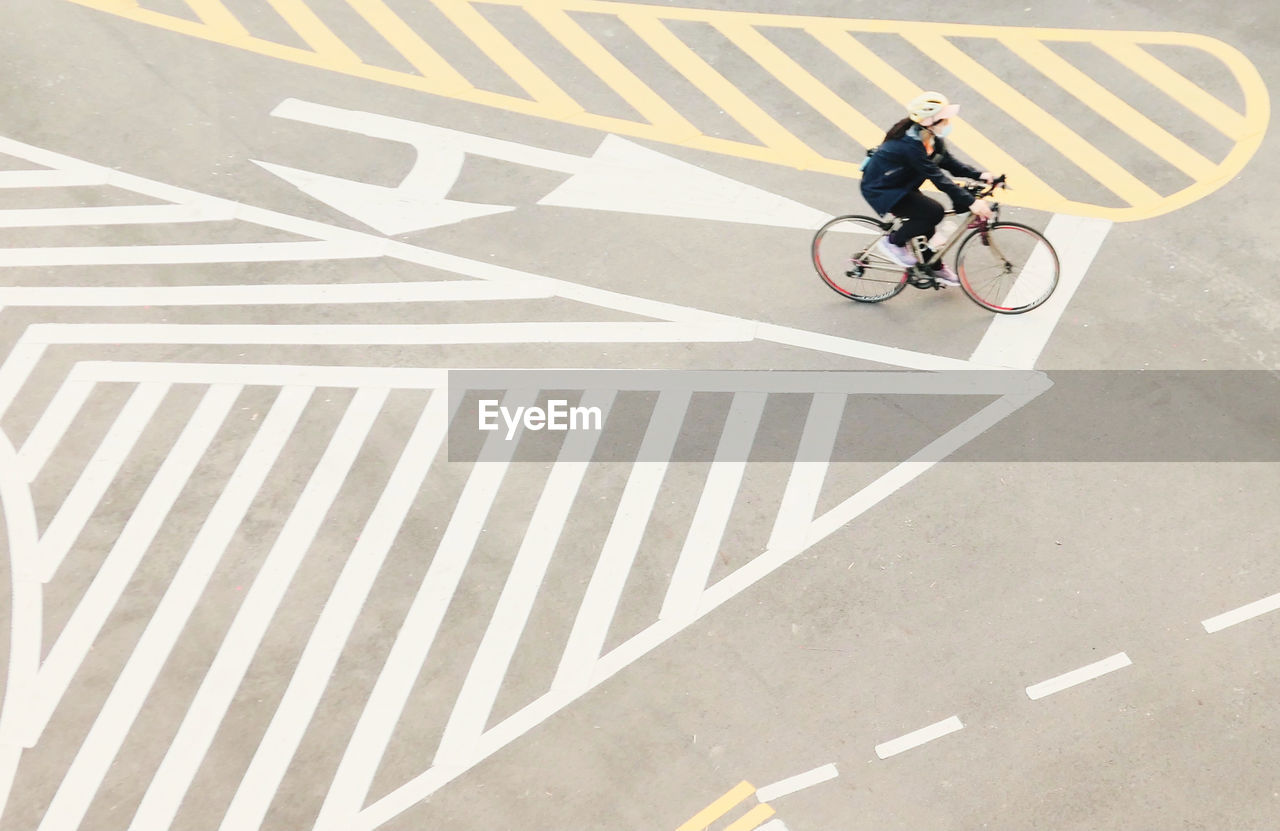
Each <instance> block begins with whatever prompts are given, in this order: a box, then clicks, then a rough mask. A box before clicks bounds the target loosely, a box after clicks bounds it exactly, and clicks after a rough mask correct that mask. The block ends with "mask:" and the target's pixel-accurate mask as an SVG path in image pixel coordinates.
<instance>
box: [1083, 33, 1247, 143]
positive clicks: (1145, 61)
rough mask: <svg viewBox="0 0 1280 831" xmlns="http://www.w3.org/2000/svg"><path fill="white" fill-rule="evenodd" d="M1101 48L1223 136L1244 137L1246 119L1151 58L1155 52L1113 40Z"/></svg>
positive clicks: (1164, 64)
mask: <svg viewBox="0 0 1280 831" xmlns="http://www.w3.org/2000/svg"><path fill="white" fill-rule="evenodd" d="M1098 45H1099V46H1100V47H1101V48H1102V49H1103V51H1105V52H1106V53H1107V54H1109V55H1110V56H1111V57H1113V58H1115V59H1116V60H1117V61H1119V62H1120V63H1122V64H1124V65H1125V66H1127V67H1129V68H1130V69H1132V70H1133V71H1134V72H1136V73H1137V74H1139V75H1141V76H1142V77H1143V78H1145V79H1146V80H1147V81H1149V82H1150V83H1152V84H1154V85H1155V86H1157V87H1159V88H1160V89H1162V90H1164V91H1165V92H1167V93H1168V94H1169V95H1170V96H1172V97H1173V98H1174V99H1175V100H1177V101H1178V102H1180V103H1181V104H1182V105H1183V106H1184V107H1186V108H1187V109H1189V110H1191V111H1192V112H1193V113H1195V114H1196V115H1198V116H1200V117H1201V118H1203V119H1204V120H1205V121H1207V122H1209V123H1210V124H1212V125H1213V126H1214V127H1216V128H1217V129H1218V131H1219V132H1221V133H1222V134H1223V135H1225V136H1227V137H1228V138H1231V139H1235V140H1237V141H1239V140H1240V139H1241V138H1242V137H1243V136H1244V134H1245V131H1246V127H1245V118H1244V116H1242V115H1240V113H1238V112H1236V111H1235V110H1233V109H1231V108H1230V107H1228V106H1227V105H1226V104H1224V103H1222V102H1221V101H1219V100H1218V99H1217V98H1214V97H1213V96H1212V95H1210V94H1209V93H1207V92H1205V91H1204V90H1203V89H1201V88H1200V87H1198V86H1196V85H1195V84H1193V83H1191V82H1190V81H1188V80H1187V79H1186V78H1184V77H1183V76H1182V75H1180V74H1179V73H1177V72H1175V71H1174V70H1172V69H1170V68H1169V65H1168V64H1166V63H1165V62H1163V61H1160V60H1156V59H1155V58H1153V57H1151V53H1149V52H1147V51H1146V50H1144V49H1142V48H1141V47H1140V46H1137V45H1136V44H1133V43H1120V42H1116V41H1111V40H1104V41H1102V42H1101V43H1099V44H1098Z"/></svg>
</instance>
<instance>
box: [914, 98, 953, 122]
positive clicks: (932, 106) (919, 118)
mask: <svg viewBox="0 0 1280 831" xmlns="http://www.w3.org/2000/svg"><path fill="white" fill-rule="evenodd" d="M958 112H960V105H959V104H952V103H950V102H949V101H947V96H945V95H943V94H942V93H940V92H922V93H920V94H919V95H917V96H916V97H915V98H912V99H911V103H910V104H907V116H908V117H909V118H910V119H911V120H912V121H914V122H915V123H917V124H919V125H921V126H922V127H928V126H929V125H930V124H933V123H935V122H938V121H941V120H942V119H944V118H954V117H955V114H956V113H958Z"/></svg>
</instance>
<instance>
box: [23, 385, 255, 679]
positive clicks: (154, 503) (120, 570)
mask: <svg viewBox="0 0 1280 831" xmlns="http://www.w3.org/2000/svg"><path fill="white" fill-rule="evenodd" d="M239 394H240V387H238V386H235V385H219V386H214V387H210V388H209V390H208V391H207V392H206V393H205V395H204V398H203V399H201V401H200V404H199V405H198V406H197V407H196V410H195V412H194V413H193V414H192V416H191V418H190V420H189V421H188V422H187V425H186V426H185V427H184V428H183V429H182V433H181V434H180V435H179V436H178V439H177V441H175V442H174V444H173V447H172V449H171V450H170V452H169V455H168V456H166V457H165V460H164V462H162V463H161V465H160V469H159V470H157V471H156V475H155V476H154V477H153V478H152V480H151V483H150V484H149V485H147V489H146V491H145V492H144V493H143V494H142V498H141V499H139V500H138V504H137V506H136V507H135V508H134V511H133V514H132V515H131V516H130V517H129V521H128V522H127V523H125V526H124V530H122V531H121V532H120V536H119V537H118V538H117V539H116V541H115V543H114V544H113V545H112V547H111V550H110V551H109V552H108V553H107V556H106V559H105V560H104V561H103V563H102V566H101V567H100V568H99V569H98V571H97V573H96V574H94V576H93V582H92V583H90V584H89V588H88V589H87V590H86V591H85V593H84V596H83V598H81V600H80V602H79V603H78V604H77V605H76V607H75V611H73V612H72V613H71V617H70V618H69V619H68V620H67V622H66V624H65V625H64V626H63V627H62V631H61V632H60V633H59V634H58V639H57V640H56V641H54V643H53V647H52V648H51V649H50V650H49V655H48V657H46V658H45V660H44V663H43V664H42V665H41V666H40V672H39V675H38V676H37V679H36V685H35V687H34V689H33V692H32V697H33V698H34V699H38V700H43V701H49V702H57V701H61V700H62V697H63V695H65V694H66V691H67V689H68V688H69V687H70V686H71V682H72V679H73V677H74V676H75V674H76V672H77V671H79V669H80V666H81V664H82V663H83V662H84V660H85V657H86V656H87V655H88V653H89V650H90V649H92V648H93V642H94V640H95V639H96V638H97V637H98V635H99V634H100V633H101V632H102V627H103V626H104V625H105V624H106V622H107V618H108V617H109V616H110V614H111V612H112V611H113V610H114V609H115V606H116V604H117V603H119V601H120V598H121V597H122V596H123V595H124V592H125V590H126V589H127V588H128V585H129V581H130V579H132V577H133V575H134V573H135V571H136V570H137V568H138V564H139V563H141V562H142V558H143V557H144V556H145V555H146V553H147V550H148V549H149V548H150V546H151V543H152V541H153V540H154V539H155V536H156V533H157V532H158V531H159V530H160V526H161V525H162V524H163V523H164V521H165V519H166V518H167V517H168V515H169V511H170V510H172V508H173V505H174V503H175V502H176V501H177V499H178V497H179V495H180V494H181V493H182V489H183V488H184V487H185V486H186V483H187V481H188V480H189V479H190V478H191V475H192V473H194V472H195V469H196V465H198V464H199V463H200V460H201V459H202V458H203V457H204V454H205V452H206V451H207V450H208V448H209V445H210V443H212V441H213V439H214V437H215V436H216V435H217V432H218V428H219V427H220V426H221V425H222V423H223V421H224V420H225V419H226V416H227V413H228V412H230V410H231V407H232V405H234V404H235V402H236V398H237V397H238V396H239Z"/></svg>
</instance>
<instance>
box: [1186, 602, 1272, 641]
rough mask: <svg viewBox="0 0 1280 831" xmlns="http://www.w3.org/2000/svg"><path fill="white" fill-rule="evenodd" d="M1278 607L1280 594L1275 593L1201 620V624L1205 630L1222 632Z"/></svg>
mask: <svg viewBox="0 0 1280 831" xmlns="http://www.w3.org/2000/svg"><path fill="white" fill-rule="evenodd" d="M1277 609H1280V594H1273V595H1271V596H1270V597H1264V598H1262V599H1261V600H1255V601H1253V602H1252V603H1246V604H1245V605H1243V606H1240V607H1239V608H1236V609H1232V610H1231V611H1229V612H1223V613H1222V614H1220V615H1216V616H1214V617H1211V618H1209V619H1208V620H1204V621H1201V622H1200V625H1201V626H1203V627H1204V631H1206V632H1209V633H1210V634H1212V633H1213V632H1220V631H1222V630H1223V629H1226V628H1227V627H1228V626H1235V625H1236V624H1237V623H1243V622H1244V621H1246V620H1250V619H1252V618H1255V617H1258V616H1259V615H1265V614H1266V613H1267V612H1274V611H1275V610H1277Z"/></svg>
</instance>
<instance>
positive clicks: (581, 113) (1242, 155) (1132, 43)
mask: <svg viewBox="0 0 1280 831" xmlns="http://www.w3.org/2000/svg"><path fill="white" fill-rule="evenodd" d="M406 1H407V0H406ZM68 2H73V3H76V4H78V5H80V6H85V7H88V8H93V9H98V10H100V11H103V12H106V13H109V14H116V15H119V16H121V17H123V18H125V19H128V20H132V21H135V22H137V23H142V24H145V25H150V26H156V27H158V28H162V29H167V30H169V31H172V32H176V33H179V34H182V35H186V36H189V37H194V38H199V39H201V40H205V41H210V42H214V43H222V44H226V45H229V46H233V47H236V48H239V49H244V50H246V51H250V52H253V53H255V54H259V55H267V56H270V57H273V58H279V59H282V60H287V61H292V62H294V63H299V64H303V65H305V66H310V67H314V68H317V69H323V70H330V71H335V72H341V73H344V74H346V75H350V76H353V77H357V78H363V79H365V80H369V81H376V82H378V83H384V84H390V85H393V86H397V87H401V88H404V89H412V90H418V91H422V92H427V93H433V94H439V95H447V96H449V97H451V98H454V99H457V100H460V101H467V102H470V103H474V104H480V105H483V106H488V107H496V108H500V109H503V110H507V111H509V112H514V113H520V114H523V115H530V116H538V117H543V118H552V119H558V120H560V121H563V122H565V123H568V124H573V125H577V126H580V127H587V128H590V129H596V130H606V131H609V132H613V133H617V134H619V135H627V136H634V137H637V138H644V139H653V140H655V141H664V142H670V143H673V144H677V145H680V146H682V147H686V148H690V149H696V150H706V151H710V152H714V153H721V154H724V155H729V156H734V157H737V158H742V159H751V160H753V161H760V162H767V163H770V164H782V165H790V166H794V167H805V168H808V169H811V170H815V171H821V172H823V173H830V174H833V175H837V176H845V177H849V178H854V179H856V178H858V177H859V176H860V175H861V174H860V171H859V166H858V163H857V162H856V161H849V160H846V159H833V158H822V157H820V156H818V155H817V154H813V153H812V152H811V151H809V152H810V155H808V156H807V157H804V156H798V155H797V154H796V153H793V152H785V151H784V150H782V149H779V148H777V147H772V146H761V145H759V144H755V143H751V142H747V141H738V140H732V139H727V138H719V137H717V136H708V135H703V134H701V133H697V132H695V133H694V134H693V135H689V134H688V132H682V131H681V130H680V129H675V128H672V127H670V126H668V125H667V124H663V123H661V122H659V121H657V120H655V121H654V123H645V122H643V121H638V120H636V119H634V118H616V117H613V116H605V115H598V114H595V113H589V112H586V111H585V110H583V109H582V108H581V107H578V106H576V105H575V104H574V103H573V102H572V99H570V98H569V97H568V96H567V95H563V93H561V95H560V96H557V95H556V94H555V93H556V92H559V90H556V88H555V86H554V84H550V83H549V82H547V83H548V86H549V88H550V89H551V90H555V92H552V93H550V97H549V98H544V99H535V100H530V99H529V98H525V97H521V96H519V95H508V94H504V93H498V92H492V91H489V90H483V89H476V88H475V87H470V86H467V87H460V86H457V85H453V86H448V85H445V84H443V83H441V82H440V80H439V79H436V78H426V77H424V76H422V75H419V74H417V73H415V72H404V71H398V70H392V69H386V68H383V67H378V66H373V65H370V64H366V63H363V62H361V61H360V59H359V57H358V56H356V55H355V54H354V53H353V52H351V51H350V50H349V49H348V48H347V47H346V46H345V45H344V44H343V43H342V42H341V41H340V40H338V39H337V38H336V37H333V35H332V33H330V32H328V30H327V29H326V28H324V25H323V24H322V23H320V21H319V20H318V19H317V18H315V16H314V15H313V14H312V13H311V12H310V10H309V9H307V7H306V6H305V3H304V0H268V2H269V3H271V5H272V6H274V7H276V9H277V11H280V10H282V9H283V10H284V12H283V13H282V17H284V18H285V19H286V20H287V21H289V22H290V24H291V25H293V26H294V28H295V29H297V30H298V32H299V34H300V35H301V36H302V37H303V39H304V40H306V41H307V42H308V43H309V44H311V46H312V47H313V48H312V49H307V48H298V47H294V46H286V45H284V44H281V43H276V42H274V41H269V40H264V39H262V38H257V37H253V36H252V35H248V36H245V35H242V34H239V33H238V31H239V30H237V31H236V32H230V31H228V30H226V29H225V28H223V29H219V28H215V27H213V26H209V25H207V24H205V23H201V22H198V21H191V20H188V19H186V18H179V17H174V16H172V15H167V14H162V13H158V12H153V11H150V10H148V9H144V8H140V7H138V6H137V4H136V2H134V0H68ZM431 2H434V3H436V5H438V6H443V5H444V4H445V3H452V4H454V5H455V6H457V4H458V3H459V2H460V0H431ZM483 2H485V3H486V4H487V5H507V6H517V7H521V8H524V9H526V11H527V10H528V5H529V4H531V0H483ZM536 6H537V7H539V8H553V9H558V10H561V11H566V12H567V11H586V12H598V13H601V14H606V15H610V16H612V17H613V18H614V19H615V20H616V19H619V15H618V12H619V11H620V10H628V11H629V12H630V13H632V14H635V15H647V16H654V15H660V16H661V19H663V20H667V21H670V20H675V19H680V20H692V21H699V22H702V23H707V24H711V25H713V26H720V25H721V24H722V23H728V24H735V25H736V24H747V25H751V26H755V27H782V28H791V29H796V30H803V31H806V32H808V33H809V34H810V35H811V36H814V37H815V38H817V39H818V40H820V41H822V42H824V43H826V44H828V45H829V46H831V48H832V51H833V52H835V54H837V55H840V56H841V58H842V59H843V60H844V61H845V62H846V63H849V64H850V65H852V66H853V68H854V69H855V70H857V71H859V72H862V74H864V75H866V76H867V77H868V78H870V79H871V81H872V82H873V83H875V84H876V85H877V86H879V87H880V88H881V89H884V90H886V91H890V88H891V87H892V86H894V84H892V83H886V78H888V79H889V80H890V81H892V80H894V79H896V80H897V81H898V82H899V85H900V86H904V87H906V88H907V89H906V91H904V92H901V93H895V92H890V94H891V95H892V96H893V97H894V98H897V99H899V100H903V101H905V100H907V99H908V98H910V97H912V96H913V95H914V94H915V93H916V92H917V91H918V90H919V88H918V87H916V86H915V85H914V84H912V83H911V82H910V81H907V80H906V79H905V78H904V77H903V76H902V75H901V74H900V73H897V72H896V71H895V70H893V69H892V68H888V67H887V65H884V64H883V62H879V63H876V64H873V65H872V66H870V68H869V66H868V64H866V63H865V62H862V61H861V60H857V59H855V54H856V53H859V52H861V53H862V54H863V55H869V54H870V53H869V51H868V50H862V49H861V48H860V44H858V43H857V42H856V41H854V40H853V36H852V35H851V34H850V33H851V32H885V33H890V34H898V35H905V34H914V35H917V36H927V35H934V36H937V37H938V38H942V37H986V38H994V39H1003V38H1015V39H1016V38H1031V39H1039V40H1042V41H1054V42H1056V41H1071V42H1078V43H1089V44H1092V45H1094V46H1097V47H1099V48H1101V49H1104V50H1105V51H1107V52H1108V53H1110V54H1111V55H1112V56H1113V57H1115V58H1116V59H1117V60H1119V61H1120V62H1121V63H1122V64H1125V65H1127V66H1129V68H1130V69H1132V70H1133V71H1135V72H1136V73H1137V74H1138V75H1139V76H1140V77H1143V78H1145V79H1146V80H1148V81H1149V82H1151V83H1153V84H1155V85H1156V86H1157V87H1159V88H1160V89H1162V90H1164V92H1166V93H1168V94H1169V95H1171V96H1173V97H1176V98H1178V99H1179V100H1181V101H1182V103H1184V104H1185V105H1186V106H1187V107H1188V108H1189V110H1190V111H1192V112H1195V113H1196V114H1198V115H1200V116H1201V117H1203V118H1205V119H1206V120H1207V121H1209V122H1211V123H1213V124H1214V125H1215V126H1216V127H1217V128H1218V129H1220V130H1222V131H1223V132H1224V134H1226V135H1227V136H1229V137H1231V138H1233V139H1234V140H1235V145H1234V147H1232V148H1231V150H1230V152H1228V153H1227V155H1226V157H1225V158H1223V159H1222V161H1221V162H1219V163H1218V165H1217V166H1216V167H1215V168H1214V170H1213V174H1212V175H1210V176H1208V177H1207V178H1205V177H1202V178H1198V179H1197V180H1196V181H1195V182H1194V183H1193V184H1191V185H1189V186H1187V187H1185V188H1183V189H1182V190H1179V191H1177V192H1176V193H1172V194H1169V195H1168V196H1164V197H1160V196H1158V195H1156V194H1155V193H1154V191H1148V192H1149V193H1150V194H1151V195H1152V198H1149V199H1147V200H1146V201H1144V202H1142V203H1141V204H1134V205H1132V206H1124V207H1110V206H1102V205H1096V204H1092V203H1087V202H1078V201H1074V200H1067V199H1064V198H1062V197H1061V196H1060V195H1059V194H1058V193H1056V192H1055V191H1054V190H1053V189H1052V188H1050V187H1048V186H1047V185H1046V184H1045V183H1044V182H1042V181H1041V180H1040V179H1039V177H1037V176H1035V175H1034V174H1032V173H1031V172H1030V171H1029V170H1027V169H1026V168H1025V167H1024V166H1022V165H1021V164H1018V163H1017V162H1016V161H1015V160H1014V159H1012V158H1011V157H1010V156H1009V155H1008V154H1006V153H1005V152H1004V151H1003V150H1002V149H1001V148H999V147H997V146H996V145H995V144H994V143H992V142H990V141H989V140H988V139H986V138H985V137H984V136H982V135H981V134H979V133H978V132H977V131H976V130H973V128H972V127H971V126H970V125H967V124H965V123H963V121H961V120H959V119H958V120H957V123H956V129H955V132H954V134H953V135H954V137H955V138H954V140H953V143H954V144H955V145H956V146H957V147H960V148H963V149H964V150H965V151H966V153H967V154H968V155H971V156H972V157H973V158H974V159H976V160H978V161H979V163H980V165H982V166H984V167H985V168H986V169H989V170H996V171H1002V172H1005V173H1008V174H1009V175H1010V177H1011V179H1012V181H1013V182H1014V183H1015V187H1016V188H1017V190H1016V191H1015V192H1010V193H1006V194H1002V197H1003V198H1002V199H1001V201H1002V202H1005V203H1008V204H1011V205H1019V206H1023V207H1030V208H1035V209H1038V210H1047V211H1059V212H1065V213H1073V214H1079V215H1082V216H1095V217H1101V218H1105V219H1112V220H1116V221H1131V220H1137V219H1146V218H1149V217H1153V216H1160V215H1162V214H1166V213H1169V212H1171V211H1174V210H1177V209H1178V208H1182V207H1185V206H1187V205H1189V204H1191V203H1193V202H1195V201H1196V200H1197V199H1201V198H1203V197H1204V196H1206V195H1208V194H1210V193H1212V192H1214V191H1215V190H1217V189H1218V188H1220V187H1222V186H1223V185H1224V184H1225V183H1227V182H1229V181H1231V180H1232V178H1233V177H1235V176H1236V175H1238V174H1239V173H1240V171H1241V170H1243V169H1244V167H1245V165H1246V164H1247V163H1248V161H1249V159H1251V158H1252V157H1253V155H1254V154H1255V153H1256V152H1257V151H1258V148H1259V147H1260V146H1261V143H1262V140H1263V138H1264V136H1265V134H1266V129H1267V125H1268V122H1269V120H1270V114H1271V106H1270V100H1269V97H1268V92H1267V88H1266V84H1265V83H1264V82H1263V80H1262V77H1261V75H1260V74H1259V73H1258V70H1257V69H1256V68H1255V67H1254V66H1253V64H1252V63H1250V62H1249V59H1248V58H1246V57H1245V56H1244V55H1242V54H1241V53H1240V52H1239V51H1238V50H1236V49H1234V48H1232V47H1231V46H1229V45H1227V44H1225V43H1223V42H1221V41H1218V40H1215V39H1213V38H1210V37H1206V36H1204V35H1193V34H1186V33H1179V32H1152V31H1147V32H1132V31H1107V30H1100V29H1037V28H1030V27H1013V26H988V25H973V24H950V23H946V24H943V23H923V22H917V21H900V20H849V19H844V18H821V17H803V16H798V15H776V14H765V13H743V12H720V11H709V10H705V9H696V8H676V7H656V6H640V5H634V4H624V3H619V2H607V3H602V2H598V0H539V2H537V3H536ZM466 11H470V12H471V13H472V14H473V15H474V14H476V12H475V11H474V10H473V9H472V8H471V5H470V0H467V2H466ZM464 13H465V12H464ZM304 15H305V17H304ZM306 20H310V21H312V22H313V23H314V26H313V27H311V28H310V29H309V28H308V26H307V25H306V23H305V22H304V21H306ZM326 35H327V37H326ZM498 43H503V44H505V43H506V41H505V40H504V39H498V40H493V41H492V42H491V44H490V47H491V49H492V48H494V44H498ZM1139 44H1141V45H1142V46H1144V47H1145V46H1150V45H1154V44H1162V45H1173V46H1181V47H1186V48H1190V49H1196V50H1197V51H1199V52H1201V53H1204V54H1208V55H1211V56H1213V57H1215V58H1217V59H1218V60H1219V61H1221V62H1222V63H1223V64H1224V65H1225V67H1226V69H1227V71H1228V72H1229V73H1230V75H1231V76H1232V77H1233V78H1234V79H1235V81H1236V82H1238V83H1239V84H1240V87H1241V90H1242V92H1243V94H1244V107H1243V113H1244V114H1243V115H1241V114H1240V113H1238V112H1235V111H1234V110H1232V109H1231V108H1230V107H1228V106H1227V105H1225V104H1223V103H1222V102H1221V101H1218V100H1217V99H1216V98H1214V97H1213V96H1212V95H1210V94H1209V93H1207V92H1205V91H1204V90H1202V89H1200V88H1199V87H1196V86H1195V84H1194V83H1192V82H1191V81H1190V80H1188V79H1186V78H1184V77H1183V76H1181V75H1179V74H1178V73H1176V72H1175V71H1173V70H1172V69H1170V68H1169V67H1168V66H1166V65H1165V64H1163V63H1162V62H1160V61H1158V60H1156V59H1155V58H1153V57H1152V56H1151V55H1149V54H1147V53H1146V52H1145V51H1144V50H1143V49H1142V48H1139ZM507 46H508V47H509V46H510V45H509V44H508V45H507ZM602 46H603V44H602ZM313 49H314V51H313ZM498 52H499V54H495V55H494V56H493V57H494V58H495V59H496V60H498V62H499V65H504V61H503V60H502V58H503V57H504V55H505V56H507V57H511V56H512V53H514V49H511V48H507V49H498ZM851 53H855V54H851ZM515 54H518V53H515ZM757 59H758V56H757ZM873 61H876V62H878V59H876V58H873ZM508 66H511V63H510V62H506V63H505V65H504V68H506V67H508ZM530 66H531V64H530ZM880 66H884V67H886V68H888V75H885V74H884V73H883V72H882V71H881V69H880V68H879V67H880ZM508 71H511V70H510V69H508ZM514 75H515V77H516V78H517V80H518V81H520V82H521V83H523V84H525V86H526V88H528V85H529V84H531V83H536V77H538V76H541V73H539V72H538V71H537V69H536V67H533V73H529V72H525V73H520V72H518V71H517V72H515V73H514ZM541 77H542V78H543V80H544V81H545V80H546V79H545V76H541ZM602 77H603V76H602ZM531 79H534V80H531ZM548 102H551V103H553V104H554V103H560V104H561V105H562V106H561V108H560V109H556V108H555V107H554V106H548ZM695 129H696V128H695ZM1121 161H1123V160H1121Z"/></svg>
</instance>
